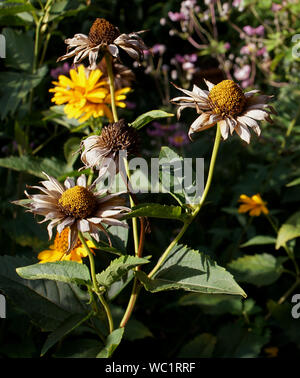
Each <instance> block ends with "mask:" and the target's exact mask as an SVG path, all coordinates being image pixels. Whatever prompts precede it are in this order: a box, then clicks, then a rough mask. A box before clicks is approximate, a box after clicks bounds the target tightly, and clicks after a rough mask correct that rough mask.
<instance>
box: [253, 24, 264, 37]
mask: <svg viewBox="0 0 300 378" xmlns="http://www.w3.org/2000/svg"><path fill="white" fill-rule="evenodd" d="M254 32H255V34H256V35H260V36H263V35H264V34H265V28H264V27H263V25H259V26H258V27H257V28H256V29H254Z"/></svg>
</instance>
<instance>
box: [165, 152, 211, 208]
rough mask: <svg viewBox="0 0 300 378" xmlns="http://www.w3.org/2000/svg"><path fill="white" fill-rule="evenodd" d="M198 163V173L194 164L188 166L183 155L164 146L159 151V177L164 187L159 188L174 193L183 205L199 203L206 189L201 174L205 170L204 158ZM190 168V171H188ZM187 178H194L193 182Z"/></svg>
mask: <svg viewBox="0 0 300 378" xmlns="http://www.w3.org/2000/svg"><path fill="white" fill-rule="evenodd" d="M191 163H192V162H191ZM196 164H197V175H196V173H195V172H194V170H193V169H191V168H192V166H190V165H188V166H186V162H184V160H183V158H182V157H181V156H179V155H178V154H177V153H176V152H175V151H173V150H172V149H171V148H169V147H166V146H163V147H162V148H161V150H160V153H159V165H160V167H161V170H160V172H159V175H160V177H159V178H160V184H161V187H162V189H161V188H159V189H161V190H162V192H165V193H169V194H170V195H172V196H173V197H174V198H175V199H176V201H177V202H178V203H179V204H180V205H181V206H182V205H183V204H196V203H199V201H200V198H201V195H202V193H203V189H204V180H203V175H202V174H201V172H203V171H204V160H203V159H202V160H201V159H198V160H197V162H196ZM201 164H202V166H201ZM188 169H190V172H188ZM189 175H192V177H191V178H190V177H189ZM187 179H189V180H190V179H192V180H191V181H192V182H189V181H188V180H187ZM196 179H197V182H196Z"/></svg>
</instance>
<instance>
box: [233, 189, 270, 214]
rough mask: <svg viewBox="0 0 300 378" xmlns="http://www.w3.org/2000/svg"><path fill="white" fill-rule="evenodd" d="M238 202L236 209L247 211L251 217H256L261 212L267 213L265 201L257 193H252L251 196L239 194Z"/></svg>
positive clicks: (242, 211) (241, 211)
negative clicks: (239, 203) (238, 205)
mask: <svg viewBox="0 0 300 378" xmlns="http://www.w3.org/2000/svg"><path fill="white" fill-rule="evenodd" d="M239 202H241V205H240V207H239V209H238V212H239V213H247V212H248V211H249V215H250V216H251V217H257V216H259V215H261V213H264V214H266V215H267V214H269V210H268V208H267V202H265V201H263V200H262V198H261V196H260V194H259V193H257V194H254V195H253V196H252V197H248V196H246V194H241V195H240V198H239Z"/></svg>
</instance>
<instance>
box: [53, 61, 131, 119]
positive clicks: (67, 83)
mask: <svg viewBox="0 0 300 378" xmlns="http://www.w3.org/2000/svg"><path fill="white" fill-rule="evenodd" d="M69 73H70V77H67V76H64V75H60V76H59V77H58V82H57V81H53V82H52V83H53V84H54V85H55V87H54V88H51V89H49V92H53V93H54V96H53V97H52V99H51V101H52V102H54V103H55V104H56V105H62V104H65V106H64V112H65V113H66V115H67V117H68V118H75V119H78V120H79V122H85V121H87V120H88V119H89V118H90V117H94V118H98V117H104V116H105V117H107V118H108V119H109V121H112V119H113V115H112V112H111V110H110V107H109V105H110V102H111V95H110V91H109V84H108V81H107V79H105V78H103V73H102V71H100V70H99V69H96V70H93V71H88V70H86V69H85V68H84V66H83V65H80V66H79V67H78V68H77V69H71V70H70V72H69ZM130 90H131V89H130V88H129V87H125V88H121V89H117V90H116V91H115V104H116V106H118V107H121V108H125V107H126V104H125V102H124V100H125V99H126V94H127V93H128V92H130Z"/></svg>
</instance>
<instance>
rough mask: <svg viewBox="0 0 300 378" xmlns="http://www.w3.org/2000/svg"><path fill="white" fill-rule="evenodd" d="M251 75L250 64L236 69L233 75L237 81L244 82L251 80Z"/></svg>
mask: <svg viewBox="0 0 300 378" xmlns="http://www.w3.org/2000/svg"><path fill="white" fill-rule="evenodd" d="M250 73H251V67H250V65H249V64H246V65H245V66H243V67H236V68H235V70H234V73H233V75H234V77H235V78H236V79H237V80H239V81H243V80H246V79H248V78H249V76H250Z"/></svg>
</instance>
